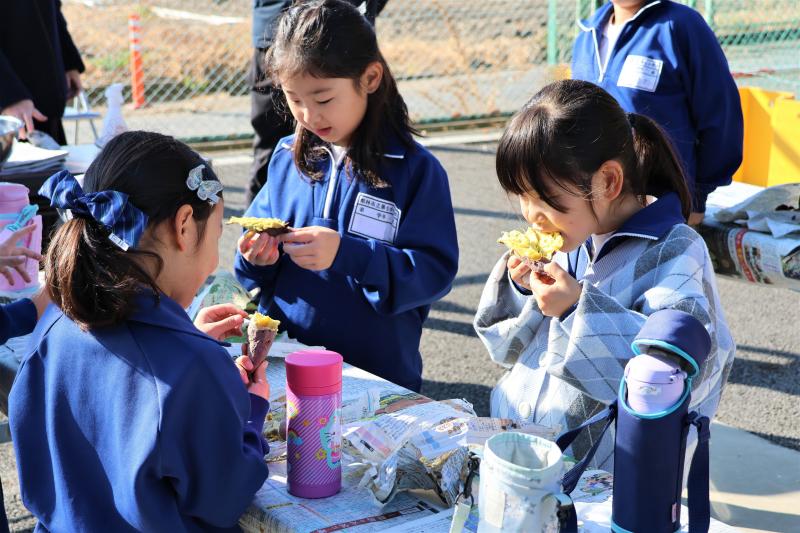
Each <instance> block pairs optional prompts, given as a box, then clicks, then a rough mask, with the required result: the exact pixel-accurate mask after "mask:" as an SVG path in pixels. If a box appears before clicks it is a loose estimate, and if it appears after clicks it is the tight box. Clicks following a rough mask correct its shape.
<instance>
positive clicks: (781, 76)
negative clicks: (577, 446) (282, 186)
mask: <svg viewBox="0 0 800 533" xmlns="http://www.w3.org/2000/svg"><path fill="white" fill-rule="evenodd" d="M683 3H686V4H690V5H692V7H695V8H696V9H698V10H699V11H700V12H701V13H703V14H704V16H705V17H706V20H708V21H709V24H711V26H712V27H713V28H714V30H715V31H716V33H717V36H718V38H719V40H720V42H721V43H722V45H723V47H724V49H725V52H726V54H727V55H728V59H729V62H730V66H731V70H732V72H734V74H735V75H736V77H737V79H738V80H739V82H740V83H743V84H750V85H759V86H762V87H767V88H771V89H781V90H789V91H793V92H798V89H800V2H798V1H796V0H685V1H684V2H683ZM599 4H602V2H600V1H598V0H512V1H509V0H390V1H389V3H388V5H387V7H386V9H385V10H384V11H383V13H382V14H381V16H380V17H379V19H378V22H377V32H378V36H379V40H380V44H381V48H382V50H383V52H384V55H385V56H386V58H387V60H388V62H389V64H390V66H391V68H392V71H393V72H394V74H395V76H396V77H397V79H398V80H399V83H400V89H401V92H402V93H403V95H404V97H405V98H406V101H407V102H408V105H409V109H410V111H411V114H412V118H413V119H414V120H415V121H416V122H417V123H418V124H420V125H422V126H423V127H425V126H426V125H429V124H432V123H441V122H454V121H461V122H464V121H471V120H475V121H477V120H484V121H485V120H486V119H487V118H489V119H490V118H491V117H504V116H507V115H508V114H510V113H512V112H514V111H515V110H516V109H518V108H519V107H520V106H521V105H522V103H524V102H525V100H527V98H528V97H529V96H530V95H531V94H532V93H533V92H534V91H535V90H536V89H537V88H539V87H540V86H542V85H543V84H544V83H547V82H548V81H551V80H553V79H556V78H558V77H563V76H566V75H567V73H568V71H567V68H566V65H568V64H569V60H570V55H571V51H572V41H573V39H574V38H575V35H576V24H575V20H576V18H578V17H585V16H588V15H589V14H590V13H591V12H592V11H593V10H594V9H595V8H596V7H597V6H598V5H599ZM250 6H251V2H250V1H249V0H182V1H178V0H152V1H140V2H132V1H130V0H72V1H70V0H67V1H65V2H64V7H63V11H64V14H65V16H66V18H67V21H68V23H69V27H70V30H71V33H72V36H73V38H74V40H75V42H76V44H77V45H78V47H79V48H80V50H81V52H82V54H83V58H84V62H85V63H86V65H87V72H86V73H85V75H84V85H85V86H86V87H87V88H88V93H89V96H90V102H91V104H92V107H94V108H97V109H98V110H101V111H102V107H103V103H104V98H103V89H104V87H105V86H107V85H108V84H109V83H114V82H120V83H123V84H125V86H126V97H127V98H128V101H130V91H129V88H130V84H131V76H130V67H129V61H130V57H129V56H130V52H129V35H128V17H129V15H131V14H137V15H139V17H140V20H141V32H140V37H141V50H142V56H143V66H144V69H143V71H144V84H145V100H146V105H145V106H143V107H141V108H139V109H132V108H131V107H130V106H128V107H126V109H125V118H126V120H127V122H128V123H129V125H130V126H132V127H136V128H145V129H152V130H157V131H162V132H165V133H170V134H173V135H176V136H178V137H181V138H184V139H191V140H200V139H203V140H217V139H226V138H240V137H246V136H248V135H249V134H250V133H251V130H250V124H249V96H248V91H249V89H248V86H247V83H246V72H247V69H248V65H249V61H250V59H251V56H252V48H251V46H252V45H251V40H250V9H251V7H250Z"/></svg>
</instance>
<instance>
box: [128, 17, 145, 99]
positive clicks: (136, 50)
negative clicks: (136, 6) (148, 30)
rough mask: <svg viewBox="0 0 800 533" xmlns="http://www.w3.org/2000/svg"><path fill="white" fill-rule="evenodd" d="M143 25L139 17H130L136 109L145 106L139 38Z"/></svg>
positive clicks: (129, 30)
mask: <svg viewBox="0 0 800 533" xmlns="http://www.w3.org/2000/svg"><path fill="white" fill-rule="evenodd" d="M141 30H142V23H141V21H140V20H139V15H136V14H133V15H130V16H129V17H128V35H129V40H130V51H131V91H132V93H133V107H134V109H137V108H140V107H142V106H144V66H143V65H142V44H141V43H142V41H141V39H140V37H139V35H140V33H141Z"/></svg>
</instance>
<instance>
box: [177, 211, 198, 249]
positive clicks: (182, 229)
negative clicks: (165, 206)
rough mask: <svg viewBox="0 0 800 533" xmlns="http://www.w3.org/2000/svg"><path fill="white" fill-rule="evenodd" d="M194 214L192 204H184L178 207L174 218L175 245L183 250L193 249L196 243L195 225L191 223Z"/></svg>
mask: <svg viewBox="0 0 800 533" xmlns="http://www.w3.org/2000/svg"><path fill="white" fill-rule="evenodd" d="M193 214H194V209H192V206H191V205H189V204H184V205H182V206H180V207H179V208H178V212H177V213H175V218H174V219H173V230H174V231H175V233H174V235H175V245H176V246H177V247H178V250H180V251H181V252H185V251H187V250H190V249H192V247H193V246H194V243H195V229H194V228H195V226H194V225H192V224H191V222H192V215H193Z"/></svg>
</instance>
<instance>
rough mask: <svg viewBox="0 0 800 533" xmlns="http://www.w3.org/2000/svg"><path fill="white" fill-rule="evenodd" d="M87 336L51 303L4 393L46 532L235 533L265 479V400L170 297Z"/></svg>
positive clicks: (149, 300) (142, 302) (32, 500)
mask: <svg viewBox="0 0 800 533" xmlns="http://www.w3.org/2000/svg"><path fill="white" fill-rule="evenodd" d="M135 305H136V311H135V313H134V314H133V315H132V316H131V317H130V318H129V319H128V320H127V321H125V322H123V323H122V324H120V325H118V326H114V327H107V328H98V329H96V330H91V331H89V332H85V331H81V330H80V329H79V328H78V326H77V325H76V324H75V323H74V322H73V321H72V320H70V319H69V318H67V317H66V316H64V314H63V313H62V312H61V310H60V309H58V308H57V307H55V306H54V305H51V306H50V307H49V308H48V309H47V311H46V312H45V314H44V315H43V316H42V319H41V320H40V321H39V324H38V325H37V327H36V329H35V330H34V333H33V340H32V345H31V353H30V355H28V356H27V357H25V359H23V361H22V364H21V366H20V369H19V371H18V373H17V378H16V381H15V382H14V387H13V388H12V390H11V396H10V399H9V419H10V425H11V434H12V437H13V440H14V451H15V452H16V455H17V467H18V470H19V479H20V485H21V487H22V499H23V502H24V503H25V506H26V507H27V508H28V509H29V510H30V511H31V512H32V513H33V514H34V516H36V518H37V519H38V520H39V525H38V526H37V530H40V531H45V530H52V531H165V532H166V531H208V530H212V531H214V530H229V529H231V530H238V527H237V526H236V524H237V521H238V518H239V516H240V515H241V514H242V513H243V512H244V510H245V509H246V508H247V506H248V505H249V504H250V503H251V502H252V500H253V495H254V494H255V493H256V491H257V490H258V489H259V488H260V487H261V485H262V484H263V482H264V480H265V479H266V476H267V466H266V463H265V462H264V459H263V457H264V454H265V453H266V451H267V448H266V442H265V441H264V440H263V438H262V437H261V428H262V427H263V423H264V417H265V416H266V413H267V410H268V408H269V406H268V402H267V401H266V400H264V399H262V398H260V397H257V396H254V395H248V393H247V391H246V389H245V387H244V386H243V384H242V381H241V378H240V377H239V373H238V372H237V370H236V368H235V366H234V365H233V363H232V362H231V359H230V357H229V355H228V353H227V351H226V350H225V349H224V348H222V346H221V345H220V343H218V342H217V341H215V340H214V339H212V338H211V337H208V336H207V335H205V334H203V333H201V332H200V331H198V330H197V329H196V328H195V327H194V325H193V324H192V322H191V320H189V317H188V316H187V315H186V312H185V311H184V310H183V309H182V308H181V307H180V306H179V305H178V304H177V303H176V302H175V301H173V300H171V299H170V298H168V297H166V296H165V295H161V303H160V305H156V304H155V299H154V298H153V293H152V292H150V293H149V296H148V295H147V294H146V293H142V294H140V295H139V297H138V298H137V299H136V301H135Z"/></svg>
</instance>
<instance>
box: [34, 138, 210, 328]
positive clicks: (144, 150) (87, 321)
mask: <svg viewBox="0 0 800 533" xmlns="http://www.w3.org/2000/svg"><path fill="white" fill-rule="evenodd" d="M202 163H203V160H202V158H201V157H200V156H199V155H198V154H197V153H196V152H194V151H193V150H192V149H191V148H189V147H188V146H186V145H185V144H183V143H182V142H180V141H177V140H175V139H173V138H172V137H168V136H166V135H161V134H159V133H151V132H145V131H131V132H126V133H122V134H120V135H118V136H116V137H114V138H113V139H112V140H111V141H109V143H108V144H107V145H106V146H105V148H103V151H102V152H100V154H99V155H98V156H97V158H96V159H95V160H94V161H93V162H92V164H91V166H90V167H89V169H88V170H87V171H86V176H85V178H84V186H83V190H84V192H85V193H92V192H99V191H105V190H113V191H118V192H122V193H125V194H127V195H128V201H129V202H130V203H132V204H133V205H134V206H136V207H138V208H139V209H140V210H141V211H143V212H144V213H145V214H146V215H147V216H148V222H147V228H148V229H149V228H153V227H155V226H157V225H158V224H160V223H162V222H163V221H165V220H170V219H172V218H174V217H175V215H176V214H177V212H178V209H180V207H181V206H183V205H187V204H188V205H190V206H192V216H193V218H194V219H195V220H196V221H197V224H198V230H199V235H198V238H199V239H201V240H202V237H203V235H204V234H205V230H206V223H207V221H208V218H209V217H210V216H211V211H212V210H213V206H212V205H211V204H210V203H209V202H207V201H204V200H201V199H200V198H199V197H198V196H197V192H196V191H193V190H191V189H189V187H188V186H187V185H186V179H187V177H188V175H189V171H190V170H191V169H192V168H194V167H196V166H198V165H200V164H202ZM203 173H204V179H206V180H208V179H214V180H218V178H217V177H216V175H215V174H214V172H213V170H211V168H210V167H209V166H208V165H206V166H205V168H204V170H203ZM220 194H221V193H220ZM108 235H109V232H108V229H107V228H105V227H104V226H103V225H101V224H100V223H99V222H97V221H96V220H94V219H92V218H88V217H80V218H79V217H76V218H73V219H71V220H68V221H67V222H66V223H65V224H64V225H63V226H61V227H60V228H59V229H58V230H57V231H56V232H55V235H54V236H53V239H52V241H51V242H50V246H49V248H48V251H47V256H46V258H45V279H46V284H47V290H48V292H49V294H50V297H51V298H52V300H53V302H55V304H56V305H58V306H59V307H60V308H61V309H62V310H63V311H64V314H65V315H67V316H68V317H69V318H71V319H72V320H74V321H75V322H76V323H77V324H78V325H79V326H80V327H81V328H83V329H90V328H93V327H99V326H107V325H113V324H117V323H120V322H122V321H123V320H124V319H125V318H127V317H128V316H129V315H130V313H131V312H133V308H132V302H133V300H134V296H135V294H136V293H138V292H139V291H141V288H142V286H146V287H149V288H150V289H152V291H153V292H154V293H155V295H156V298H157V297H158V294H159V288H158V286H157V285H156V282H155V277H157V276H158V273H159V272H160V271H161V269H162V268H163V260H162V258H161V257H160V256H159V255H158V254H157V253H155V252H153V251H149V250H139V249H136V248H130V249H128V251H123V250H121V249H120V248H119V247H117V246H116V245H115V244H113V243H112V242H111V240H109V238H108ZM142 260H144V261H152V262H153V263H154V264H155V267H156V268H155V276H153V275H151V274H150V273H148V270H147V269H146V268H145V267H144V266H143V261H142Z"/></svg>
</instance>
